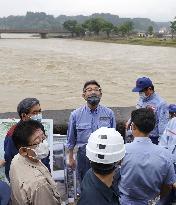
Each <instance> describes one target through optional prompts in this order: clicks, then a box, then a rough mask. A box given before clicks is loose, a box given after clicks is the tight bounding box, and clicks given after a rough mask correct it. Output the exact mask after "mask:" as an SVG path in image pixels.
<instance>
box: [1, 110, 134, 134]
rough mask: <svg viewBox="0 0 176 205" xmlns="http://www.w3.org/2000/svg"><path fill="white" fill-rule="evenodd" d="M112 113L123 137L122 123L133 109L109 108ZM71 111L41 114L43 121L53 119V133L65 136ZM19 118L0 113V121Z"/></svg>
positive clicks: (13, 114)
mask: <svg viewBox="0 0 176 205" xmlns="http://www.w3.org/2000/svg"><path fill="white" fill-rule="evenodd" d="M111 109H112V110H113V111H114V113H115V116H116V121H117V130H119V131H120V133H121V134H122V135H124V122H125V121H126V120H128V119H129V117H130V114H131V111H132V110H134V109H135V107H111ZM72 111H73V109H66V110H44V111H43V112H42V114H43V118H44V119H53V121H54V133H55V134H66V131H67V124H68V120H69V116H70V113H71V112H72ZM8 118H19V117H18V114H17V113H16V112H6V113H0V119H8Z"/></svg>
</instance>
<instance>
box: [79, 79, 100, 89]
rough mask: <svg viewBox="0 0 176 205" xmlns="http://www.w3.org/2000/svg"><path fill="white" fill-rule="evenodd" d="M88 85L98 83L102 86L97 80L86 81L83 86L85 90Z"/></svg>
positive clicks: (97, 84)
mask: <svg viewBox="0 0 176 205" xmlns="http://www.w3.org/2000/svg"><path fill="white" fill-rule="evenodd" d="M88 85H96V86H98V87H99V88H100V84H99V83H98V82H97V81H96V80H89V81H86V82H85V84H84V87H83V92H84V91H85V89H86V87H87V86H88Z"/></svg>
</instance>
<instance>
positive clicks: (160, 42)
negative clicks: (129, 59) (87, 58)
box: [82, 37, 176, 47]
mask: <svg viewBox="0 0 176 205" xmlns="http://www.w3.org/2000/svg"><path fill="white" fill-rule="evenodd" d="M82 40H86V41H96V42H97V41H98V42H106V43H117V44H131V45H144V46H165V47H176V39H174V40H172V39H167V40H165V39H159V38H146V39H145V38H109V39H107V38H103V37H84V38H82Z"/></svg>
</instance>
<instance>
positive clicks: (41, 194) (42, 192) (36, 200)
mask: <svg viewBox="0 0 176 205" xmlns="http://www.w3.org/2000/svg"><path fill="white" fill-rule="evenodd" d="M31 204H42V205H49V204H51V205H61V199H60V195H59V193H58V192H54V191H53V190H52V188H51V186H50V184H49V183H44V184H41V185H40V186H39V187H38V188H37V189H36V190H35V191H34V194H33V196H32V203H31Z"/></svg>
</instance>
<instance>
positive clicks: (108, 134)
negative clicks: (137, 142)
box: [77, 127, 125, 205]
mask: <svg viewBox="0 0 176 205" xmlns="http://www.w3.org/2000/svg"><path fill="white" fill-rule="evenodd" d="M86 156H87V157H88V159H89V160H90V164H91V169H89V171H88V172H87V173H86V175H85V177H84V179H83V181H82V184H81V195H80V199H79V201H78V203H77V205H92V204H96V205H118V204H119V197H118V195H117V193H116V192H115V191H114V189H113V177H114V173H115V169H117V167H118V165H119V164H120V163H121V160H122V159H123V157H124V156H125V146H124V141H123V138H122V136H121V135H120V133H119V132H117V131H116V130H115V129H114V128H106V127H101V128H99V129H98V130H96V131H95V132H93V133H92V134H91V135H90V137H89V139H88V144H87V145H86Z"/></svg>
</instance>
